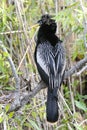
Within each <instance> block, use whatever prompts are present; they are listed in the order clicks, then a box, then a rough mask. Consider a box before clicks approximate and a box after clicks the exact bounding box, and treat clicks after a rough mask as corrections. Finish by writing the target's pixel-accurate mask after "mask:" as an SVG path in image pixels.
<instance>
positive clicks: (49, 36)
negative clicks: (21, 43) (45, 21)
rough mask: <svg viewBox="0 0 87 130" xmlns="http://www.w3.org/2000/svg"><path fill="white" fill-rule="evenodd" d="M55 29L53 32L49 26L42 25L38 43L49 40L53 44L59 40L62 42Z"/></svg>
mask: <svg viewBox="0 0 87 130" xmlns="http://www.w3.org/2000/svg"><path fill="white" fill-rule="evenodd" d="M55 31H56V30H54V31H53V32H52V30H51V29H50V28H49V27H48V26H45V27H44V26H42V27H40V29H39V31H38V43H43V42H45V41H49V42H50V43H51V45H52V46H55V45H56V44H57V43H58V42H60V39H59V38H58V37H57V36H56V35H55Z"/></svg>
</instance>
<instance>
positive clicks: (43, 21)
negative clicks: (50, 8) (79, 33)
mask: <svg viewBox="0 0 87 130" xmlns="http://www.w3.org/2000/svg"><path fill="white" fill-rule="evenodd" d="M38 23H39V25H42V24H46V25H51V24H53V23H55V20H54V19H52V16H51V15H48V14H45V15H42V17H41V19H40V20H39V21H38Z"/></svg>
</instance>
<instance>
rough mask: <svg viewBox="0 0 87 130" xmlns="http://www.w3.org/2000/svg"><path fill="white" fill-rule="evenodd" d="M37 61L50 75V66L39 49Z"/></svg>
mask: <svg viewBox="0 0 87 130" xmlns="http://www.w3.org/2000/svg"><path fill="white" fill-rule="evenodd" d="M36 57H37V63H38V64H39V65H40V67H41V68H42V70H43V71H45V73H46V74H47V75H49V72H48V67H47V65H46V63H45V61H44V60H43V58H42V57H41V53H40V52H39V51H37V55H36Z"/></svg>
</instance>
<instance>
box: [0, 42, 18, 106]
mask: <svg viewBox="0 0 87 130" xmlns="http://www.w3.org/2000/svg"><path fill="white" fill-rule="evenodd" d="M0 47H1V49H2V50H3V51H4V52H6V53H7V54H8V55H7V59H8V61H9V64H10V66H11V69H12V73H13V76H14V79H15V88H16V92H15V103H16V104H19V103H20V101H19V97H20V94H19V92H20V79H19V77H18V75H17V72H16V68H15V65H14V63H13V61H12V59H11V57H10V55H9V53H8V51H7V49H6V48H5V46H4V45H3V43H2V41H0Z"/></svg>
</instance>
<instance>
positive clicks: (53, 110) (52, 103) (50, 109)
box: [46, 89, 59, 123]
mask: <svg viewBox="0 0 87 130" xmlns="http://www.w3.org/2000/svg"><path fill="white" fill-rule="evenodd" d="M57 101H58V98H57V91H56V94H55V90H53V91H50V90H49V89H48V95H47V107H46V112H47V121H48V122H50V123H55V122H57V121H58V117H59V113H58V103H57Z"/></svg>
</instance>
